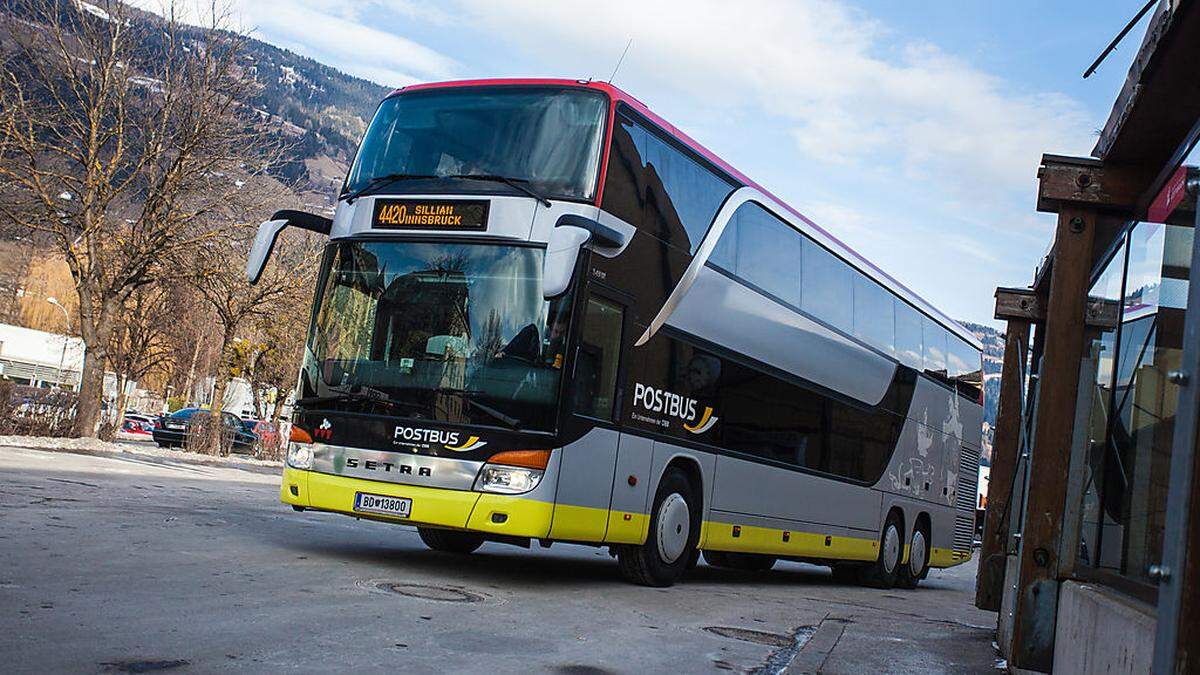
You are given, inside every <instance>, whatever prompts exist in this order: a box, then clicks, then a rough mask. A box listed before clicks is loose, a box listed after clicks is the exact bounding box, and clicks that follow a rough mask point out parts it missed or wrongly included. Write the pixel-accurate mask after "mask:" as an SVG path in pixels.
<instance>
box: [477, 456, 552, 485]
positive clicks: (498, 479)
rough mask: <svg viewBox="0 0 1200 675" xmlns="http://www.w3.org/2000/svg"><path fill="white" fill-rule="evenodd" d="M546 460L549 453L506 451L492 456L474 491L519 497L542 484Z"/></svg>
mask: <svg viewBox="0 0 1200 675" xmlns="http://www.w3.org/2000/svg"><path fill="white" fill-rule="evenodd" d="M549 461H550V451H549V450H510V451H507V452H500V453H496V454H495V455H492V457H491V458H490V459H488V461H487V464H485V465H484V466H483V471H480V472H479V478H477V479H476V480H475V489H476V490H478V491H480V492H499V493H502V494H510V495H512V494H519V493H521V492H529V491H530V490H532V489H534V488H535V487H537V486H538V483H540V482H542V476H543V475H544V474H545V473H546V464H547V463H548V462H549Z"/></svg>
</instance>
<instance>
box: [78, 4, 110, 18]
mask: <svg viewBox="0 0 1200 675" xmlns="http://www.w3.org/2000/svg"><path fill="white" fill-rule="evenodd" d="M75 7H76V8H77V9H79V10H80V11H84V12H87V13H88V14H91V15H92V16H98V17H100V18H101V19H104V20H105V21H112V17H111V16H110V15H109V14H108V12H106V11H104V10H103V9H100V8H99V7H97V6H95V5H93V4H92V3H90V2H84V1H83V0H75Z"/></svg>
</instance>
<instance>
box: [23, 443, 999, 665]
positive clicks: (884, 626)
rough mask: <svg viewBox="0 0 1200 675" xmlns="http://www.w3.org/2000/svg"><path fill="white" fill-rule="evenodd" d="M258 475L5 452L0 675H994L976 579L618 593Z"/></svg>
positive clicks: (782, 572) (563, 560) (571, 562)
mask: <svg viewBox="0 0 1200 675" xmlns="http://www.w3.org/2000/svg"><path fill="white" fill-rule="evenodd" d="M277 490H278V479H277V477H276V476H275V475H273V474H266V473H253V472H251V471H246V470H242V469H231V468H220V467H208V466H194V465H187V464H183V463H177V462H173V461H171V460H164V459H158V458H138V457H129V456H122V457H117V458H108V457H91V456H82V455H71V454H62V453H50V452H43V451H36V450H27V449H17V448H3V447H0V655H3V656H2V657H0V658H2V659H3V662H2V663H0V670H3V671H5V672H97V671H126V672H139V671H140V670H141V669H149V668H167V667H174V668H176V669H177V670H176V671H172V672H209V671H221V670H234V669H237V670H251V671H262V672H281V671H288V670H291V671H339V672H350V671H352V670H353V671H354V672H380V671H389V672H397V671H399V672H447V671H449V672H466V671H472V672H478V671H488V672H559V673H601V672H628V673H634V672H636V673H646V672H688V673H691V672H709V671H714V670H735V671H753V670H756V669H764V668H765V669H766V670H765V671H764V672H769V671H775V672H778V671H779V670H781V669H782V668H783V667H784V666H787V665H788V664H790V666H791V670H790V671H789V672H815V671H818V670H820V671H821V672H827V673H862V672H886V673H908V672H913V673H918V672H920V673H939V672H945V673H963V672H981V673H982V672H989V671H991V670H992V663H993V656H992V648H991V640H992V632H991V626H992V625H993V623H994V621H995V617H994V615H993V614H989V613H986V612H981V611H978V610H976V609H974V608H973V607H972V606H971V604H970V598H971V592H972V590H971V589H972V587H973V580H974V566H973V565H968V566H963V567H960V568H956V569H954V570H949V571H944V572H934V573H933V574H931V576H930V579H929V580H927V581H926V582H925V584H923V586H922V587H921V588H920V589H919V590H917V591H915V592H907V591H877V590H868V589H862V588H857V587H851V586H844V585H839V584H836V583H834V582H833V580H832V579H831V578H830V576H829V574H828V572H827V571H826V570H824V569H823V568H819V567H811V566H805V565H799V564H792V563H786V564H780V565H779V566H778V568H777V569H776V571H773V572H770V573H767V574H741V573H732V572H728V571H723V570H716V569H712V568H709V567H706V566H704V565H703V564H702V565H701V566H700V567H699V568H697V569H696V570H695V571H694V572H693V573H692V574H691V576H690V577H689V578H688V579H687V580H686V581H685V582H684V583H681V584H679V585H676V586H675V587H673V588H669V589H647V588H640V587H636V586H630V585H627V584H625V583H623V582H622V581H621V580H620V579H619V577H618V575H617V569H616V565H615V564H614V562H613V561H612V560H611V559H610V558H609V557H608V554H607V552H605V551H603V550H601V549H591V548H586V547H580V546H554V547H553V548H552V549H550V550H539V549H537V548H536V547H535V549H534V550H532V551H526V550H523V549H519V548H515V547H512V546H504V545H500V544H486V545H485V546H484V547H483V548H482V549H480V551H479V552H478V553H476V554H474V555H472V556H469V557H455V556H451V555H446V554H441V553H435V552H432V551H428V550H426V549H425V548H424V547H423V546H422V544H421V542H420V540H419V539H418V538H417V535H416V532H415V531H414V530H412V529H409V528H405V527H397V526H389V525H384V524H380V523H372V522H359V521H355V520H353V519H350V518H346V517H339V516H332V515H323V514H313V513H294V512H292V511H291V510H290V509H288V508H286V507H284V506H283V505H281V504H279V503H278V501H277V496H276V495H277Z"/></svg>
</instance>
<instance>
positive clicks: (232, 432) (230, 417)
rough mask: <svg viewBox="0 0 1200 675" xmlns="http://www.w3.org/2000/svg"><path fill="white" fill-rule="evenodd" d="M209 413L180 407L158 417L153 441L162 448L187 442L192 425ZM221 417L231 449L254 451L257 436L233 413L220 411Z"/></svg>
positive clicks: (200, 409) (235, 450) (203, 410)
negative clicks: (230, 441)
mask: <svg viewBox="0 0 1200 675" xmlns="http://www.w3.org/2000/svg"><path fill="white" fill-rule="evenodd" d="M211 414H212V411H209V410H205V409H203V408H182V409H180V410H176V411H175V412H173V413H171V414H170V415H165V416H163V417H160V418H158V422H157V423H156V424H155V425H154V432H153V436H154V442H155V443H158V445H159V447H163V448H168V447H179V446H182V445H184V444H185V443H186V442H187V439H188V434H189V433H191V428H192V426H193V425H194V424H196V423H197V422H199V421H200V420H204V419H207V418H208V416H209V415H211ZM221 419H222V420H223V421H224V423H225V433H226V439H227V441H228V440H232V450H233V451H234V452H254V444H255V443H256V442H258V436H257V435H255V434H254V432H252V431H249V430H248V429H246V427H245V426H243V425H242V421H241V420H240V419H238V416H237V415H234V414H233V413H228V412H225V413H221Z"/></svg>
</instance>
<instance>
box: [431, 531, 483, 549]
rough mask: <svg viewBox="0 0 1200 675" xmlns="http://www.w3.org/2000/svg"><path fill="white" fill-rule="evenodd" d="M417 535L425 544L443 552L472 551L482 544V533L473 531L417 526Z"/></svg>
mask: <svg viewBox="0 0 1200 675" xmlns="http://www.w3.org/2000/svg"><path fill="white" fill-rule="evenodd" d="M417 535H418V536H420V537H421V541H423V542H425V545H426V546H428V547H429V548H431V549H433V550H435V551H442V552H443V553H459V554H466V553H473V552H474V551H475V549H477V548H479V547H480V546H483V535H482V534H475V533H474V532H459V531H457V530H439V529H436V528H432V527H418V528H417Z"/></svg>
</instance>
